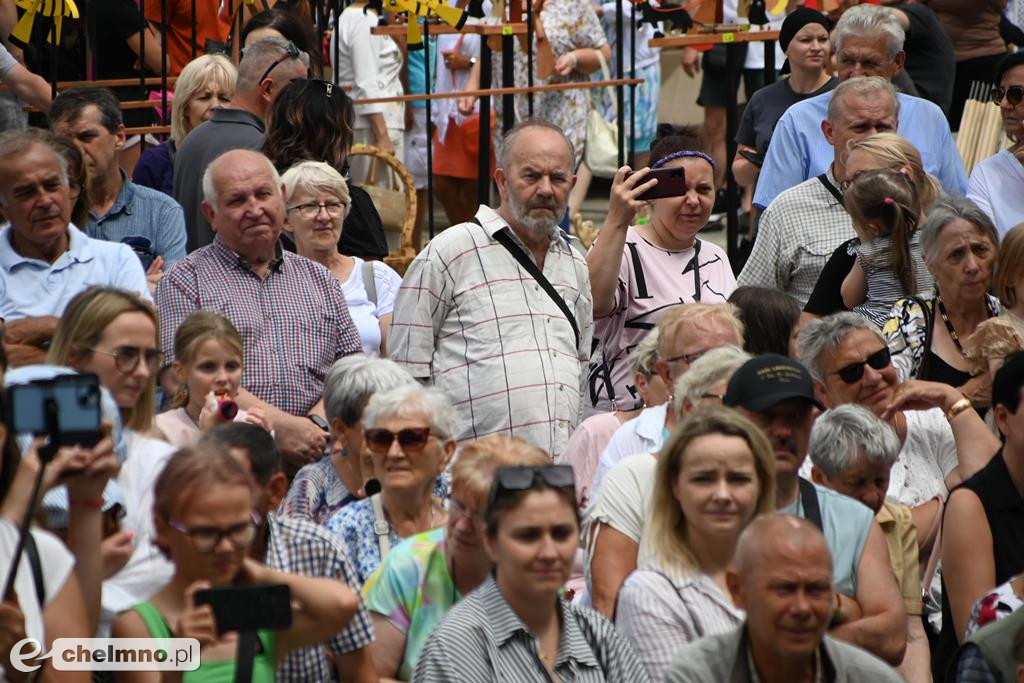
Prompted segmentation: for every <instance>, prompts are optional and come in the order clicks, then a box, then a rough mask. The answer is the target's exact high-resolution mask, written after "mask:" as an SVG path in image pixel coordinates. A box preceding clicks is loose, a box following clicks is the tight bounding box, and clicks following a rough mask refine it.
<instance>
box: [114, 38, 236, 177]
mask: <svg viewBox="0 0 1024 683" xmlns="http://www.w3.org/2000/svg"><path fill="white" fill-rule="evenodd" d="M237 78H238V70H237V69H235V66H234V64H232V63H231V62H230V61H229V60H228V58H227V57H225V56H224V55H218V54H211V55H201V56H199V57H196V58H195V59H193V60H192V61H191V62H189V63H188V64H186V65H185V67H184V68H183V69H182V70H181V74H180V75H179V76H178V80H177V81H176V82H175V85H174V99H173V100H171V137H170V138H169V139H168V140H167V141H166V142H164V143H163V144H162V145H158V146H157V147H151V148H149V149H147V150H146V151H145V152H143V153H142V156H141V157H139V161H138V163H136V164H135V170H134V171H133V172H132V181H133V182H135V183H138V184H139V185H145V186H146V187H151V188H153V189H154V190H160V191H161V192H163V193H164V194H168V195H173V193H174V155H175V153H176V152H177V150H178V145H180V144H181V141H182V140H184V139H185V136H186V135H188V134H189V132H191V130H192V129H193V128H195V127H196V126H198V125H199V124H200V123H202V122H204V121H206V120H207V119H209V118H210V117H211V116H213V110H214V109H215V108H216V107H224V106H227V105H228V104H229V103H230V102H231V98H232V97H234V95H235V80H236V79H237Z"/></svg>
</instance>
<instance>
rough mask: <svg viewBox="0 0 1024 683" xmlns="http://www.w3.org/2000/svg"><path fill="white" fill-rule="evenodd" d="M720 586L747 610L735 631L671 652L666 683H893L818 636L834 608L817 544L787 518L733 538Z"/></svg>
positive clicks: (813, 531)
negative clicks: (731, 554)
mask: <svg viewBox="0 0 1024 683" xmlns="http://www.w3.org/2000/svg"><path fill="white" fill-rule="evenodd" d="M725 579H726V583H727V585H728V587H729V592H730V593H731V595H732V600H733V603H734V604H735V605H736V607H739V608H741V609H744V610H746V611H747V619H746V621H745V622H744V623H743V625H742V626H740V627H739V628H738V629H736V630H734V631H730V632H728V633H724V634H721V635H717V636H709V637H706V638H703V639H701V640H698V641H695V642H693V643H690V644H689V645H687V646H686V647H685V648H683V649H682V650H680V651H679V654H677V655H676V659H675V661H674V662H673V663H672V666H671V667H670V669H669V671H668V673H667V675H666V677H665V681H666V682H667V683H689V682H691V681H692V682H693V683H698V682H700V683H703V682H704V681H730V683H746V682H752V681H760V682H761V683H803V682H805V681H806V682H807V683H810V682H811V681H824V682H826V683H841V682H846V681H849V682H851V683H852V682H854V681H873V682H874V683H889V682H890V681H891V682H892V683H898V682H899V681H900V680H901V679H900V677H899V676H897V675H896V673H895V672H894V671H893V669H892V667H890V666H889V665H888V664H886V663H885V662H883V661H882V660H880V659H878V658H877V657H875V656H874V655H872V654H869V653H868V652H865V651H864V650H862V649H860V648H858V647H854V646H853V645H849V644H847V643H844V642H841V641H838V640H835V639H833V638H832V637H830V636H828V635H826V632H827V631H828V627H829V623H830V621H831V619H832V613H833V611H834V605H835V591H834V590H833V588H832V557H831V555H830V554H829V550H828V545H827V544H826V543H825V537H824V536H822V535H821V532H820V531H818V529H817V527H815V526H814V525H813V524H811V523H810V522H808V521H807V520H805V519H803V518H800V517H794V516H792V515H782V514H774V515H765V516H762V517H759V518H757V519H755V520H754V521H753V522H752V523H751V524H750V526H748V527H747V528H746V530H745V531H744V532H743V534H742V535H741V536H740V540H739V543H738V544H737V547H736V557H735V563H734V568H733V569H730V570H729V571H728V572H727V573H726V577H725Z"/></svg>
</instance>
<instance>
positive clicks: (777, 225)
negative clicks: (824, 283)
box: [737, 167, 856, 308]
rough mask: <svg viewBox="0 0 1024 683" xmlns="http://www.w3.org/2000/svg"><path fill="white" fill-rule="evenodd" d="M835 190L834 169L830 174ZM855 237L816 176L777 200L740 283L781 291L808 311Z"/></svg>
mask: <svg viewBox="0 0 1024 683" xmlns="http://www.w3.org/2000/svg"><path fill="white" fill-rule="evenodd" d="M826 177H827V178H828V181H829V182H830V183H832V186H833V187H836V186H837V185H838V183H837V182H836V179H835V176H834V175H832V168H831V167H829V169H828V171H827V172H826ZM851 237H856V233H855V232H854V229H853V221H852V220H851V219H850V214H848V213H846V209H844V208H843V205H842V204H840V203H839V200H838V199H836V198H835V197H834V196H833V195H832V193H831V192H829V191H828V190H827V189H825V186H824V185H822V184H821V181H820V180H818V179H817V178H816V177H815V178H811V179H810V180H806V181H804V182H802V183H800V184H799V185H797V186H796V187H792V188H790V189H788V190H786V191H785V192H783V193H782V194H780V195H779V196H778V197H776V199H775V201H773V202H772V203H771V204H770V205H769V206H768V208H767V209H765V210H764V213H763V214H762V215H761V223H760V226H759V227H758V231H757V239H756V240H754V249H753V250H752V251H751V252H750V258H749V259H748V260H747V264H746V265H745V266H743V271H742V272H741V273H740V276H739V278H737V282H738V284H739V285H740V286H741V287H743V286H745V285H755V286H760V287H770V288H772V289H781V290H782V291H784V292H786V293H787V294H789V295H790V296H792V297H793V298H794V299H796V300H797V301H798V302H799V303H800V307H801V308H803V306H804V304H806V303H807V299H808V297H810V296H811V292H812V291H814V285H815V284H816V283H817V282H818V275H820V274H821V269H822V268H824V267H825V262H826V261H828V259H829V257H830V256H831V255H832V252H834V251H835V250H836V248H837V247H838V246H839V245H840V244H842V243H843V242H845V241H846V240H848V239H850V238H851Z"/></svg>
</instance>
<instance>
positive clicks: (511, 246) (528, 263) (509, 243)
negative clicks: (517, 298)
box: [473, 216, 580, 349]
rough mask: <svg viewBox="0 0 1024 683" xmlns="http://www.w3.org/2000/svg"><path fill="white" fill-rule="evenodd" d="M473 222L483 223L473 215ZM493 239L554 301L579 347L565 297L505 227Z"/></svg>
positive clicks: (577, 332) (576, 327)
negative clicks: (570, 326)
mask: <svg viewBox="0 0 1024 683" xmlns="http://www.w3.org/2000/svg"><path fill="white" fill-rule="evenodd" d="M473 222H474V223H476V224H477V225H479V226H480V227H481V228H482V227H483V224H481V223H480V221H478V220H477V219H476V217H475V216H474V217H473ZM494 239H496V240H497V241H498V244H500V245H501V246H503V247H505V249H506V250H507V251H508V253H510V254H512V258H514V259H515V260H516V261H517V262H518V263H519V265H520V266H522V267H523V270H525V271H526V272H527V273H529V274H530V275H532V276H533V279H534V280H536V281H537V284H538V285H540V287H541V289H543V290H544V292H545V293H546V294H547V295H548V296H549V297H551V300H552V301H554V302H555V305H556V306H558V309H559V310H560V311H562V315H564V316H565V319H566V320H568V321H569V324H570V325H572V333H573V336H575V337H576V348H577V349H578V348H579V347H580V328H579V325H578V324H576V316H574V315H573V313H572V311H571V310H570V309H569V304H567V303H565V299H563V298H562V295H561V294H559V293H558V291H557V290H556V289H555V287H554V285H552V284H551V283H550V282H549V281H548V279H547V278H546V277H544V273H542V272H541V270H540V268H538V267H537V264H536V263H534V262H533V259H531V258H530V257H529V255H528V254H527V253H526V252H524V251H523V250H522V248H521V247H520V246H519V245H518V244H516V243H515V242H514V241H513V240H512V236H511V235H509V234H508V231H507V230H505V228H502V229H501V230H499V231H498V232H496V233H494Z"/></svg>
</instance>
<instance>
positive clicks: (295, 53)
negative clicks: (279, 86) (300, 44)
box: [256, 40, 301, 83]
mask: <svg viewBox="0 0 1024 683" xmlns="http://www.w3.org/2000/svg"><path fill="white" fill-rule="evenodd" d="M284 51H285V52H284V54H283V55H281V56H280V57H278V58H277V59H276V60H274V62H273V63H272V64H271V65H270V66H268V67H267V70H266V71H264V72H263V75H262V76H260V80H258V81H256V82H257V83H262V82H263V81H265V80H267V76H269V75H270V72H271V71H273V70H274V69H275V68H276V67H277V65H278V64H280V63H281V62H283V61H285V60H286V59H298V58H299V56H300V54H301V53H300V52H299V48H297V47H295V43H293V42H292V41H290V40H289V41H288V44H287V45H286V46H285V48H284Z"/></svg>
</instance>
